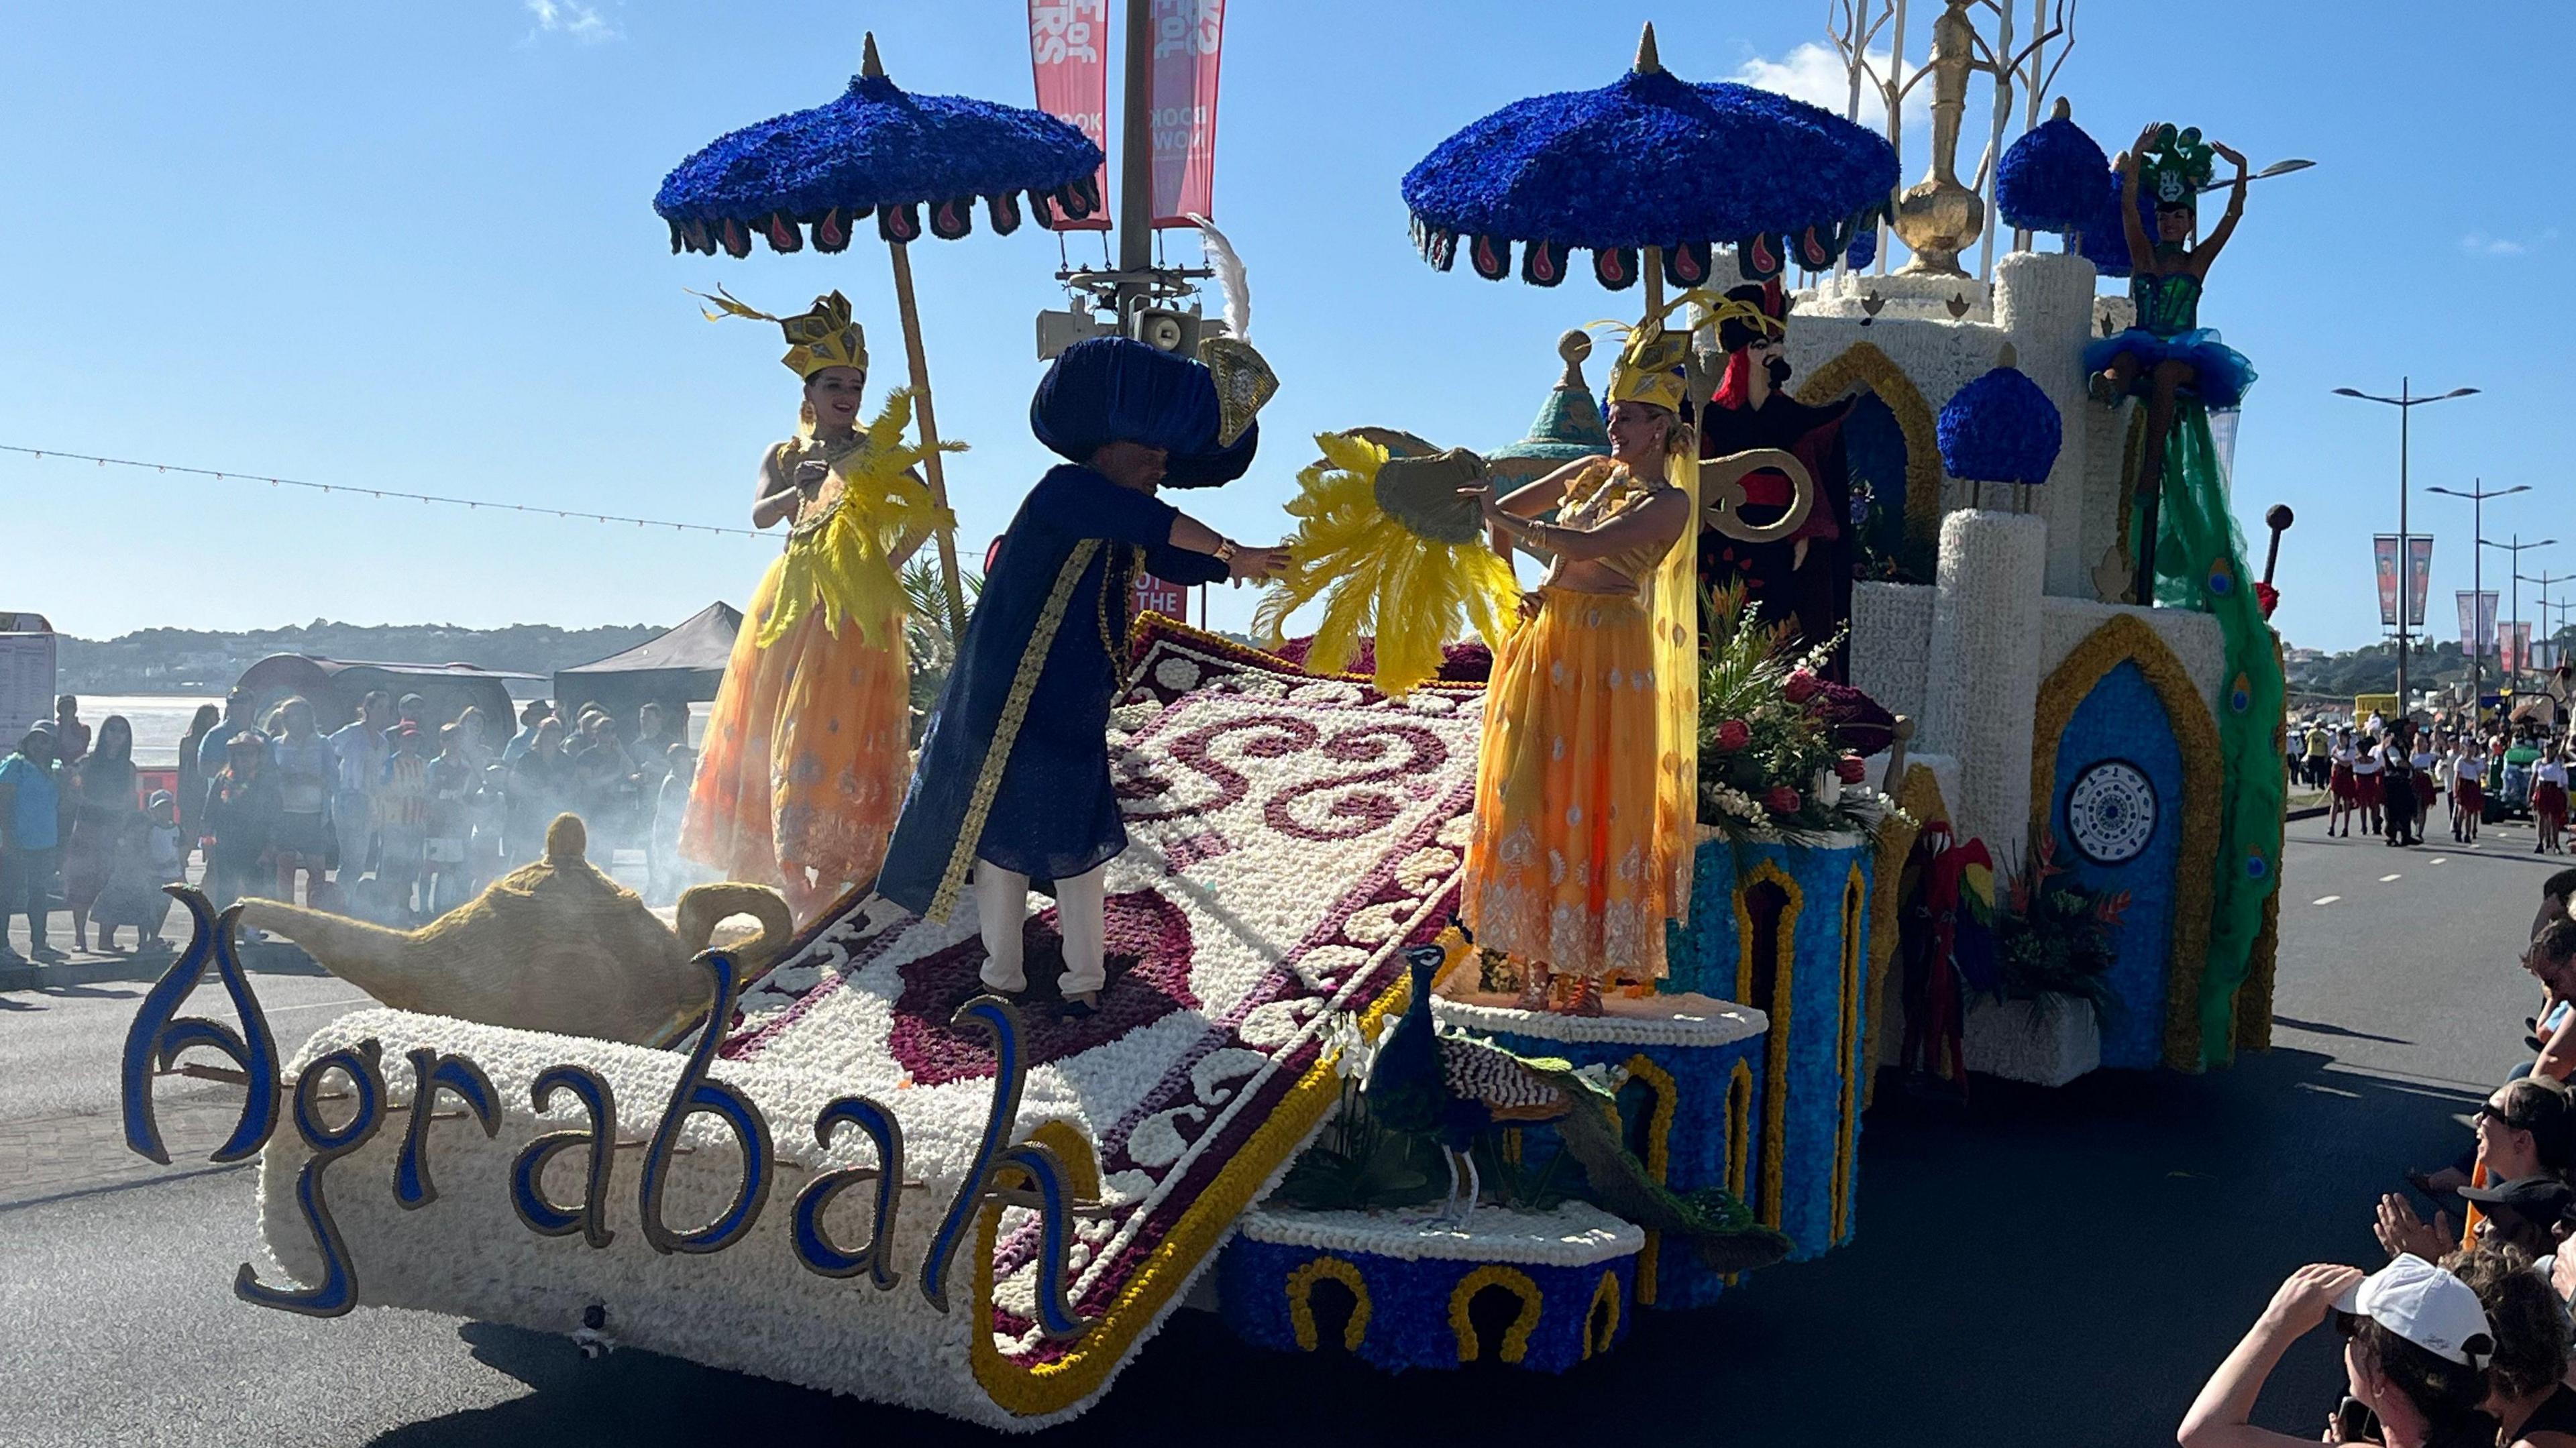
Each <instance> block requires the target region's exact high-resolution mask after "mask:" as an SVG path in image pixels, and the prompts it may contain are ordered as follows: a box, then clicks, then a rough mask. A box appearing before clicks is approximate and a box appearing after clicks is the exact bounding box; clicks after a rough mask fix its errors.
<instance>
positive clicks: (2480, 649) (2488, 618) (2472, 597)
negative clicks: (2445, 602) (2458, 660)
mask: <svg viewBox="0 0 2576 1448" xmlns="http://www.w3.org/2000/svg"><path fill="white" fill-rule="evenodd" d="M2495 626H2496V595H2495V594H2493V593H2491V592H2490V593H2471V592H2470V591H2469V590H2467V589H2465V588H2463V589H2461V590H2460V649H2461V651H2462V652H2464V653H2472V654H2483V653H2484V652H2486V651H2487V650H2488V649H2491V648H2494V647H2495Z"/></svg>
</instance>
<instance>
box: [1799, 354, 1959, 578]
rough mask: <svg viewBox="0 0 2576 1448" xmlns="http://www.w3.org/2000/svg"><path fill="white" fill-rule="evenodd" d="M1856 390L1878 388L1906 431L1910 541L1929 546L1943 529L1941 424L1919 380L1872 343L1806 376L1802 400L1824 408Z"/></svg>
mask: <svg viewBox="0 0 2576 1448" xmlns="http://www.w3.org/2000/svg"><path fill="white" fill-rule="evenodd" d="M1854 392H1872V393H1876V394H1877V396H1878V400H1879V401H1881V402H1884V403H1886V404H1887V410H1888V411H1889V412H1891V413H1894V414H1895V415H1896V430H1897V431H1898V432H1900V433H1903V434H1904V435H1905V541H1906V542H1908V543H1911V544H1914V545H1916V546H1917V547H1924V548H1928V547H1931V546H1932V544H1933V542H1934V537H1935V535H1936V534H1938V533H1939V532H1940V531H1941V429H1940V426H1939V424H1938V423H1936V422H1935V421H1934V419H1933V414H1932V405H1931V404H1930V403H1928V402H1925V401H1924V400H1923V394H1922V393H1921V392H1920V391H1918V390H1917V389H1916V388H1915V386H1914V379H1913V378H1911V377H1908V376H1906V375H1905V369H1904V368H1902V367H1899V366H1897V365H1896V363H1895V362H1894V361H1893V360H1891V359H1890V358H1889V357H1888V355H1887V354H1886V353H1884V352H1882V351H1880V350H1878V348H1877V347H1876V346H1874V345H1872V344H1870V343H1868V342H1855V343H1853V344H1852V345H1851V346H1849V347H1846V348H1844V349H1843V351H1842V352H1841V353H1840V354H1839V355H1838V356H1836V357H1835V358H1834V359H1833V360H1832V361H1830V362H1827V363H1826V364H1825V365H1824V366H1822V367H1819V368H1817V369H1816V370H1815V371H1814V372H1811V373H1809V374H1808V375H1807V383H1806V385H1805V386H1803V387H1801V388H1799V389H1798V393H1797V397H1798V400H1799V401H1800V402H1803V403H1806V404H1807V405H1809V406H1811V407H1820V406H1823V405H1824V404H1826V403H1828V402H1834V401H1837V400H1839V399H1841V398H1843V397H1845V396H1847V395H1849V394H1851V393H1854Z"/></svg>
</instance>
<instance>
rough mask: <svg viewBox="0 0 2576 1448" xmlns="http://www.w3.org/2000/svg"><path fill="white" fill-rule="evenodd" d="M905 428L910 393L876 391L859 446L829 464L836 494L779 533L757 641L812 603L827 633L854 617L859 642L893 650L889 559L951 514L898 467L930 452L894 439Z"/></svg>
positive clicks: (896, 623)
mask: <svg viewBox="0 0 2576 1448" xmlns="http://www.w3.org/2000/svg"><path fill="white" fill-rule="evenodd" d="M911 425H912V392H911V389H909V388H902V387H898V388H896V389H895V390H894V391H892V392H889V393H887V394H886V400H885V405H884V407H882V408H881V409H879V411H878V413H877V416H876V420H875V421H873V422H871V423H869V424H868V430H867V435H866V436H865V437H864V438H862V439H861V440H860V442H859V446H858V447H857V448H856V449H855V450H853V451H852V452H850V453H849V454H848V455H847V456H845V457H843V458H842V459H840V460H839V461H838V462H836V463H834V464H833V465H832V471H833V473H834V474H835V475H836V476H838V477H839V478H840V480H841V496H840V497H839V498H838V499H837V500H835V501H834V502H833V503H832V505H831V506H830V507H829V508H826V509H825V510H824V511H823V512H822V513H821V515H820V516H817V517H814V518H809V519H806V520H805V521H803V522H800V523H798V524H797V525H796V528H795V531H794V532H792V533H790V534H789V535H788V538H787V563H786V568H785V571H784V572H783V573H781V574H780V576H779V580H778V602H777V604H776V605H775V606H774V607H773V608H771V610H770V614H769V619H768V621H767V622H766V623H764V624H762V625H761V629H760V636H759V638H758V639H757V640H755V642H756V643H757V645H758V646H759V647H761V648H767V647H769V646H770V645H771V644H774V643H776V642H778V641H779V640H780V639H782V638H785V637H786V636H787V633H788V630H790V629H792V628H794V627H795V626H796V625H797V624H798V623H799V622H801V621H802V620H803V619H804V618H805V616H806V615H807V613H809V612H810V611H812V610H814V609H817V608H819V609H821V610H822V611H823V627H824V628H826V629H828V630H830V631H831V634H832V637H834V638H839V637H840V636H841V628H842V625H843V624H844V623H847V622H852V621H855V622H856V623H857V624H858V628H859V636H860V637H861V638H862V639H864V640H866V641H867V644H868V647H870V648H880V649H881V648H899V647H901V646H902V643H903V619H904V604H903V584H902V582H901V581H900V580H899V579H898V578H897V577H896V576H895V570H894V561H893V556H894V555H895V554H896V553H899V552H902V551H904V550H905V549H906V548H908V547H911V546H913V545H916V544H918V543H919V542H920V541H921V539H922V538H923V537H925V536H927V535H928V534H929V533H930V531H931V530H932V529H935V528H943V527H954V526H956V517H955V515H954V514H952V513H950V512H949V511H948V510H947V509H945V508H942V507H940V506H938V505H937V504H936V503H934V502H933V501H931V496H930V489H929V488H928V487H927V486H925V485H924V484H923V483H922V482H921V480H920V479H918V478H915V477H912V476H911V475H910V474H909V472H908V471H907V470H908V469H910V468H911V467H913V466H914V465H915V464H917V463H919V462H920V461H921V460H922V459H924V458H926V457H928V456H930V452H931V450H930V449H929V448H926V447H923V446H921V445H919V444H917V443H906V442H905V441H904V440H903V435H904V430H905V429H906V428H908V427H910V426H911ZM938 450H939V451H941V452H964V451H965V450H966V444H964V443H962V442H942V443H940V444H939V449H938Z"/></svg>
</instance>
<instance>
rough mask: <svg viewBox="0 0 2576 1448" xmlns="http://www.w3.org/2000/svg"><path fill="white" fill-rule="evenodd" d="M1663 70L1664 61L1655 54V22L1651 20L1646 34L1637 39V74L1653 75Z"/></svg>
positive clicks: (1648, 22) (1647, 25)
mask: <svg viewBox="0 0 2576 1448" xmlns="http://www.w3.org/2000/svg"><path fill="white" fill-rule="evenodd" d="M1663 68H1664V62H1663V60H1662V59H1661V58H1660V57H1658V56H1657V55H1656V54H1655V22H1653V21H1651V20H1649V21H1647V22H1646V33H1645V34H1643V35H1640V36H1638V37H1637V74H1639V75H1653V74H1654V73H1655V72H1657V71H1659V70H1662V69H1663Z"/></svg>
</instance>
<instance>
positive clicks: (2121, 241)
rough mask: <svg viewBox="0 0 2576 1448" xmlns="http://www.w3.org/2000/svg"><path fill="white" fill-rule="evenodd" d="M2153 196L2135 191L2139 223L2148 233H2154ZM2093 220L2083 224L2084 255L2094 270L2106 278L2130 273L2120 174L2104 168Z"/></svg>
mask: <svg viewBox="0 0 2576 1448" xmlns="http://www.w3.org/2000/svg"><path fill="white" fill-rule="evenodd" d="M2153 199H2154V198H2152V197H2151V196H2149V195H2148V194H2147V193H2146V191H2144V190H2143V189H2141V190H2140V191H2139V192H2138V225H2139V227H2140V228H2141V229H2142V230H2144V231H2145V232H2146V233H2147V234H2148V235H2149V236H2153V235H2155V226H2156V219H2155V213H2154V212H2153V211H2152V210H2151V209H2150V207H2151V205H2152V203H2153ZM2099 204H2100V208H2101V209H2100V210H2099V211H2097V212H2095V213H2094V219H2093V220H2091V221H2088V222H2086V223H2085V224H2084V238H2083V242H2084V244H2083V248H2082V250H2083V256H2084V259H2085V260H2086V261H2089V262H2091V263H2093V270H2094V271H2095V272H2096V273H2097V274H2099V275H2102V276H2106V277H2126V276H2127V275H2128V274H2129V271H2130V267H2129V229H2128V228H2127V227H2125V226H2122V225H2121V224H2120V177H2119V174H2118V173H2117V172H2114V171H2111V170H2110V169H2109V168H2108V167H2105V168H2104V174H2103V177H2102V200H2101V202H2100V203H2099Z"/></svg>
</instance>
